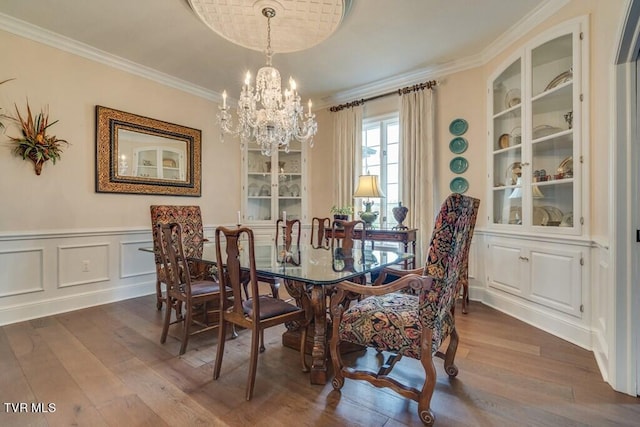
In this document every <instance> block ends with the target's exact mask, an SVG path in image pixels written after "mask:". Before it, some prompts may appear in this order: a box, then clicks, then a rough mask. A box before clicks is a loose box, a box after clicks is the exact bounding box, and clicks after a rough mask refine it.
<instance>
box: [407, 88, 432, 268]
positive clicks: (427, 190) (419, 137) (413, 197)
mask: <svg viewBox="0 0 640 427" xmlns="http://www.w3.org/2000/svg"><path fill="white" fill-rule="evenodd" d="M434 122H435V109H434V93H433V90H432V89H425V90H419V91H414V92H411V93H408V94H404V95H402V101H401V103H400V141H402V143H401V144H400V157H401V159H402V172H401V174H402V179H401V186H402V196H401V197H402V203H403V205H404V206H406V207H407V208H409V213H408V214H407V220H406V224H407V225H408V226H409V227H410V228H417V229H418V236H417V242H416V254H415V255H416V267H419V266H423V265H424V263H425V259H426V258H425V257H426V255H427V254H426V252H424V251H426V250H427V247H426V245H428V244H429V241H430V240H431V233H432V230H433V221H434V218H435V215H434V212H435V209H436V208H437V206H436V203H435V201H436V200H437V199H436V194H435V191H436V187H435V179H434V178H435V176H436V174H435V159H434Z"/></svg>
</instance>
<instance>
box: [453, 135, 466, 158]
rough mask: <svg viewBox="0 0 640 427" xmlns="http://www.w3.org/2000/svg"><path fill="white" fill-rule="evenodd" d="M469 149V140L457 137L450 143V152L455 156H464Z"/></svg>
mask: <svg viewBox="0 0 640 427" xmlns="http://www.w3.org/2000/svg"><path fill="white" fill-rule="evenodd" d="M467 147H469V143H468V142H467V140H466V139H465V138H463V137H461V136H457V137H455V138H453V139H452V140H451V142H450V143H449V150H451V152H452V153H454V154H462V153H464V152H465V151H467Z"/></svg>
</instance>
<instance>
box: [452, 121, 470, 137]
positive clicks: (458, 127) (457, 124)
mask: <svg viewBox="0 0 640 427" xmlns="http://www.w3.org/2000/svg"><path fill="white" fill-rule="evenodd" d="M467 129H469V123H467V121H466V120H465V119H455V120H453V121H452V122H451V124H450V125H449V132H451V134H452V135H456V136H460V135H464V133H465V132H466V131H467Z"/></svg>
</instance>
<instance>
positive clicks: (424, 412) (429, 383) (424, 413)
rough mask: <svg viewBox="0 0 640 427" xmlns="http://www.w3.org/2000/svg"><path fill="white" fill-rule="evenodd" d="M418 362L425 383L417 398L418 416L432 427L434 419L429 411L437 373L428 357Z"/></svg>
mask: <svg viewBox="0 0 640 427" xmlns="http://www.w3.org/2000/svg"><path fill="white" fill-rule="evenodd" d="M420 362H421V363H422V367H423V368H424V372H425V377H426V378H425V381H424V385H423V386H422V390H421V391H420V395H419V397H418V416H419V417H420V420H421V421H422V422H423V423H424V424H425V425H428V426H432V425H433V423H434V422H435V420H436V418H435V415H433V412H432V411H431V408H430V406H431V397H433V391H434V390H435V388H436V380H437V373H436V367H435V365H434V364H433V358H432V357H430V356H427V357H423V358H422V359H421V360H420Z"/></svg>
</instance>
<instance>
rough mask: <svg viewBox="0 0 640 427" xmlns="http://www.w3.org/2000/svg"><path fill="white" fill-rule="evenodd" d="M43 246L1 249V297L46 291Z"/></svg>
mask: <svg viewBox="0 0 640 427" xmlns="http://www.w3.org/2000/svg"><path fill="white" fill-rule="evenodd" d="M43 258H44V249H43V248H32V249H16V250H5V251H0V271H1V272H2V276H3V277H2V286H1V287H0V299H1V298H3V297H9V296H12V295H21V294H28V293H31V292H40V291H44V282H43V277H44V276H43V273H42V270H43Z"/></svg>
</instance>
